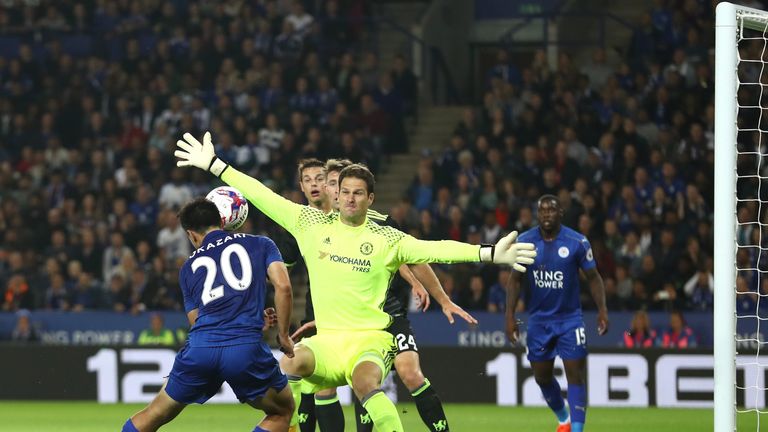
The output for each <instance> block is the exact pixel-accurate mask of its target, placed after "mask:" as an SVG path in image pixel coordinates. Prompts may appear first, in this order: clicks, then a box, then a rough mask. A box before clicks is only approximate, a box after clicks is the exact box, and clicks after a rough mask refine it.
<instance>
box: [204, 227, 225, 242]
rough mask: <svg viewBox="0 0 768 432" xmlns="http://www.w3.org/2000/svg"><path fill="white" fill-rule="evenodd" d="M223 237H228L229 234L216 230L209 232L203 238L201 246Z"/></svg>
mask: <svg viewBox="0 0 768 432" xmlns="http://www.w3.org/2000/svg"><path fill="white" fill-rule="evenodd" d="M225 235H229V233H228V232H226V231H224V230H223V229H217V230H214V231H211V232H209V233H208V234H206V235H205V237H203V244H205V243H208V242H210V241H211V239H214V238H216V237H221V236H225Z"/></svg>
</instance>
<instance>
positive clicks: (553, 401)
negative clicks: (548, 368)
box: [539, 378, 568, 423]
mask: <svg viewBox="0 0 768 432" xmlns="http://www.w3.org/2000/svg"><path fill="white" fill-rule="evenodd" d="M539 388H541V394H542V395H544V400H546V401H547V405H548V406H549V408H550V409H551V410H552V411H554V412H555V415H556V416H557V421H559V422H560V423H562V422H564V421H566V420H568V410H567V409H566V408H565V401H564V400H563V394H562V393H561V392H560V384H559V383H558V382H557V380H556V379H554V378H552V381H550V382H549V383H548V384H544V385H541V384H539Z"/></svg>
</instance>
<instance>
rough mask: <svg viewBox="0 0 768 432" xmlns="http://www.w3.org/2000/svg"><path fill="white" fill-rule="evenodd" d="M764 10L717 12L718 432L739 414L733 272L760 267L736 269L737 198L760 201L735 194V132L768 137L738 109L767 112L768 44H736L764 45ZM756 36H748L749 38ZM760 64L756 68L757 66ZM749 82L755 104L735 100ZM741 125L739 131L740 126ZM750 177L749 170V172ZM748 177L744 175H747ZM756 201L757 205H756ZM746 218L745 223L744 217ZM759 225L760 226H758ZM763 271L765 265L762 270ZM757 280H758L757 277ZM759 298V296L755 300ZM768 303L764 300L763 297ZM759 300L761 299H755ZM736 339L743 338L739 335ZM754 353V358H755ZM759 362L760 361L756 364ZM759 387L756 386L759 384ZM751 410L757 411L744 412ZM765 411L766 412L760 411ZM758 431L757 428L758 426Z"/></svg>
mask: <svg viewBox="0 0 768 432" xmlns="http://www.w3.org/2000/svg"><path fill="white" fill-rule="evenodd" d="M767 26H768V12H765V11H760V10H757V9H752V8H747V7H742V6H737V5H734V4H731V3H720V4H719V5H718V6H717V10H716V24H715V83H716V84H715V211H714V217H715V222H714V237H715V238H714V248H715V250H714V261H715V292H714V297H715V299H714V317H713V324H714V366H715V374H714V381H715V395H714V425H715V431H716V432H731V431H734V430H736V418H737V417H736V416H737V413H739V412H743V411H741V410H739V409H738V407H737V405H736V390H737V383H736V342H737V339H738V338H739V336H738V335H737V332H736V323H737V319H738V318H741V317H740V316H739V315H738V314H737V310H736V300H737V298H736V297H737V294H736V277H737V271H742V270H746V271H748V272H754V273H755V274H760V272H761V269H759V268H756V267H758V266H755V268H752V266H750V268H744V269H742V268H737V261H736V256H737V255H736V253H737V237H736V233H737V227H738V225H739V221H738V220H737V213H736V212H737V202H739V201H742V202H745V201H749V200H753V201H754V200H759V199H760V196H759V195H758V196H757V197H756V198H752V197H751V196H750V197H739V196H738V192H737V183H736V181H737V165H736V163H737V157H738V146H737V134H738V133H739V132H740V131H741V132H746V133H757V134H761V137H760V140H759V141H761V140H762V135H766V133H767V132H768V131H766V129H768V128H766V129H763V128H761V127H760V124H758V125H746V124H745V125H739V124H738V121H737V120H738V118H739V114H740V113H741V112H740V111H741V110H742V109H744V110H755V111H757V112H759V118H760V119H762V115H763V112H766V113H768V98H766V100H765V102H763V101H762V94H763V92H764V88H763V87H764V86H765V85H767V84H768V81H767V80H766V79H765V78H763V70H764V69H765V66H766V64H768V51H766V49H767V48H768V46H766V45H763V50H762V54H761V55H758V57H761V58H746V59H742V58H741V56H740V54H739V42H742V41H745V40H747V43H749V42H751V41H752V40H756V39H758V38H759V39H762V40H763V43H765V44H768V38H766V36H767V35H768V31H766V30H768V27H767ZM753 35H754V36H755V37H752V36H753ZM740 63H742V66H745V67H753V65H750V64H745V63H754V64H755V65H754V67H755V68H758V69H759V73H758V78H757V80H756V81H757V82H744V83H740V80H739V76H738V72H739V70H740V69H739V66H740ZM757 65H759V66H757ZM742 85H744V86H746V85H752V86H759V87H756V88H752V89H748V91H752V92H755V93H756V94H758V95H759V97H758V99H757V102H755V101H751V100H750V101H744V102H743V103H742V104H740V103H739V102H740V101H739V95H738V90H739V88H740V86H742ZM740 127H741V129H740ZM743 153H744V154H748V155H749V156H752V157H755V158H756V159H758V160H762V159H763V158H764V155H763V154H762V153H763V152H762V151H761V149H760V148H759V147H758V148H756V149H748V150H747V151H744V152H743ZM759 170H760V165H759V162H758V165H757V170H756V175H755V176H753V177H757V178H758V182H760V181H761V180H762V176H760V171H759ZM748 174H749V175H750V176H752V173H748ZM745 177H746V176H745ZM758 205H759V204H758ZM742 222H744V221H742ZM746 223H750V224H752V223H754V224H759V219H758V220H755V221H747V222H746ZM758 229H760V228H758ZM762 270H764V269H762ZM758 279H759V278H758ZM760 300H762V299H758V302H759V301H760ZM763 301H768V299H766V300H763ZM758 304H759V303H758ZM745 318H750V319H753V322H755V323H757V326H758V328H757V329H756V331H755V333H756V334H757V335H758V336H756V338H757V340H755V341H751V340H750V342H755V343H756V346H757V347H758V354H759V349H760V346H761V343H762V341H761V340H760V337H759V333H758V332H757V330H759V325H760V321H761V319H760V318H761V317H760V316H758V311H757V310H756V311H755V313H754V315H749V316H745ZM738 341H739V342H742V341H746V339H744V340H742V339H738ZM757 359H758V356H757V355H756V356H755V361H757ZM756 366H758V367H759V366H761V365H756ZM750 385H751V383H745V385H744V387H740V389H741V390H745V391H749V390H752V391H763V392H764V391H765V388H754V386H752V387H750ZM758 387H759V386H758ZM744 411H755V410H751V409H748V410H744ZM763 412H764V411H763ZM763 412H761V411H759V408H757V411H756V416H757V417H758V425H759V421H760V419H759V417H760V414H762V413H763ZM758 429H759V426H758Z"/></svg>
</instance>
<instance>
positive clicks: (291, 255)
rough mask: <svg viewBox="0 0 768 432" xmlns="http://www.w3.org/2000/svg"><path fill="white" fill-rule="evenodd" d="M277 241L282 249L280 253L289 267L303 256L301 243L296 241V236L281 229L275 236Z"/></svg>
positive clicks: (278, 247) (278, 246) (279, 248)
mask: <svg viewBox="0 0 768 432" xmlns="http://www.w3.org/2000/svg"><path fill="white" fill-rule="evenodd" d="M275 243H276V244H277V249H278V250H279V251H280V255H282V257H283V262H285V265H286V266H287V267H288V268H290V267H293V266H295V265H296V264H298V262H299V258H301V251H300V250H299V244H298V243H297V242H296V237H294V236H292V235H291V234H289V233H287V232H285V231H282V230H281V232H280V233H279V234H278V235H277V236H276V237H275Z"/></svg>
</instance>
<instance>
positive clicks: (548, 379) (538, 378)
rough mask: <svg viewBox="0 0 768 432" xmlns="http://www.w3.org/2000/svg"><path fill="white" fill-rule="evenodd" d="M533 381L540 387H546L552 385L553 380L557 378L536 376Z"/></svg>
mask: <svg viewBox="0 0 768 432" xmlns="http://www.w3.org/2000/svg"><path fill="white" fill-rule="evenodd" d="M533 379H534V380H535V381H536V384H538V385H539V386H545V385H549V384H551V383H552V380H553V379H555V378H554V377H552V376H534V377H533Z"/></svg>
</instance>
